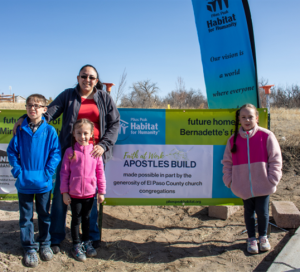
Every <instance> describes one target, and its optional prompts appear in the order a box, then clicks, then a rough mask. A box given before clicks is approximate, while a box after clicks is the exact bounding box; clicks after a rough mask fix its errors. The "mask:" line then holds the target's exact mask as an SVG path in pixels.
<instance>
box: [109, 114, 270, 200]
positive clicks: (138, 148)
mask: <svg viewBox="0 0 300 272" xmlns="http://www.w3.org/2000/svg"><path fill="white" fill-rule="evenodd" d="M119 111H120V114H121V122H120V129H119V137H118V141H117V143H116V145H115V146H114V149H113V158H112V160H111V161H109V162H108V163H107V165H106V179H107V194H106V204H108V205H220V204H223V205H232V204H242V201H241V199H238V198H237V197H236V196H235V195H234V194H233V193H232V192H231V190H230V189H228V188H227V187H225V185H224V184H223V181H222V164H221V160H222V158H223V153H224V150H225V146H226V143H227V140H228V138H229V137H230V135H232V134H233V133H234V130H235V110H233V109H231V110H144V109H119ZM259 112H260V115H259V121H260V126H262V127H267V112H266V110H265V109H259Z"/></svg>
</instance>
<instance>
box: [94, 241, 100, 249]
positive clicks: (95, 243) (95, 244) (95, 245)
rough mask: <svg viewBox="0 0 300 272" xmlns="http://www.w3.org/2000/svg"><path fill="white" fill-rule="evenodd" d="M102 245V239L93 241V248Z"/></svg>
mask: <svg viewBox="0 0 300 272" xmlns="http://www.w3.org/2000/svg"><path fill="white" fill-rule="evenodd" d="M99 247H101V241H100V240H96V241H93V248H95V249H96V248H99Z"/></svg>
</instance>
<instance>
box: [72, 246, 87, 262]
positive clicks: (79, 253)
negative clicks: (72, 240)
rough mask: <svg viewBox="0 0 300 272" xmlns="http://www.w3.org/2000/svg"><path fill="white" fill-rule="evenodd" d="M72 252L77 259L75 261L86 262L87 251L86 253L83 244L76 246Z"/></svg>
mask: <svg viewBox="0 0 300 272" xmlns="http://www.w3.org/2000/svg"><path fill="white" fill-rule="evenodd" d="M71 252H72V255H73V257H74V258H75V260H77V261H79V262H85V261H86V256H85V251H84V248H83V245H82V243H80V244H76V245H74V246H73V248H72V250H71Z"/></svg>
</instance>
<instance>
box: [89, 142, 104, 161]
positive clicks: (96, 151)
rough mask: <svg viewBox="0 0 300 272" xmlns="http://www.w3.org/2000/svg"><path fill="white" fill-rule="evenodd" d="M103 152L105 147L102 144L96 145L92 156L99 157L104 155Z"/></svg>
mask: <svg viewBox="0 0 300 272" xmlns="http://www.w3.org/2000/svg"><path fill="white" fill-rule="evenodd" d="M103 153H104V149H103V148H102V147H101V146H100V145H94V148H93V151H92V153H91V156H92V157H93V158H99V157H101V156H102V155H103Z"/></svg>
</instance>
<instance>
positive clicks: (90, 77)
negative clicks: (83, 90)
mask: <svg viewBox="0 0 300 272" xmlns="http://www.w3.org/2000/svg"><path fill="white" fill-rule="evenodd" d="M80 77H81V78H82V79H87V78H89V79H90V80H96V79H97V78H96V77H93V76H80Z"/></svg>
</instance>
